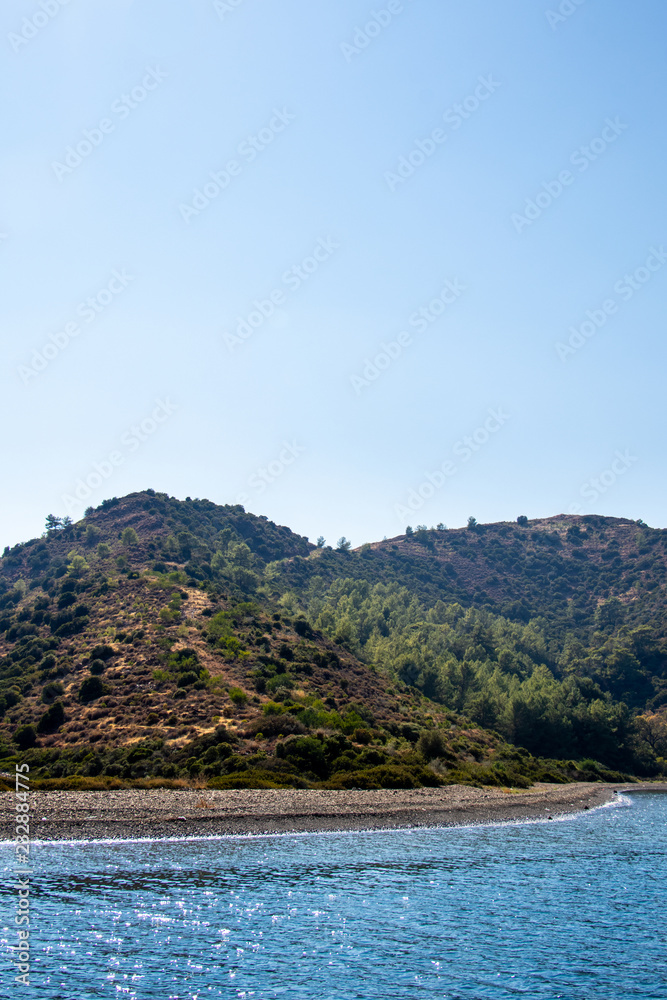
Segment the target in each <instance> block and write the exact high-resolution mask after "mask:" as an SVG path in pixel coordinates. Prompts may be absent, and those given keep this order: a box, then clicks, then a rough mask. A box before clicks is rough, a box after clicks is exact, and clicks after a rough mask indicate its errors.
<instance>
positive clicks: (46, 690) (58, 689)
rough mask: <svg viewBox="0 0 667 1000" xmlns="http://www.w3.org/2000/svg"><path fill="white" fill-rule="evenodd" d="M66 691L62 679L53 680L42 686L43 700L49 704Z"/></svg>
mask: <svg viewBox="0 0 667 1000" xmlns="http://www.w3.org/2000/svg"><path fill="white" fill-rule="evenodd" d="M64 692H65V689H64V688H63V686H62V684H61V683H60V681H51V682H50V683H49V684H45V685H44V687H43V688H42V701H43V702H45V703H46V704H47V705H48V704H50V703H51V702H52V701H55V699H56V698H57V697H58V696H59V695H61V694H64Z"/></svg>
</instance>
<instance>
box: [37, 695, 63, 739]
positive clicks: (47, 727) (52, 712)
mask: <svg viewBox="0 0 667 1000" xmlns="http://www.w3.org/2000/svg"><path fill="white" fill-rule="evenodd" d="M64 721H65V709H64V707H63V703H62V702H61V701H54V703H53V705H51V707H50V708H48V709H47V710H46V712H44V715H43V716H42V717H41V719H40V720H39V722H38V723H37V732H39V733H51V732H53V730H54V729H59V728H60V726H62V724H63V722H64Z"/></svg>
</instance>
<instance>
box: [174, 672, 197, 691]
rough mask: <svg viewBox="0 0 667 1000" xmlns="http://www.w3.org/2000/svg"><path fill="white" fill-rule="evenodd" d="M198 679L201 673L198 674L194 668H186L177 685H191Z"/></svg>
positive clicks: (180, 686)
mask: <svg viewBox="0 0 667 1000" xmlns="http://www.w3.org/2000/svg"><path fill="white" fill-rule="evenodd" d="M198 680H199V674H196V673H195V672H194V670H186V671H185V673H183V674H179V677H178V681H177V684H176V686H177V687H179V688H184V687H189V686H190V685H191V684H194V683H195V681H198Z"/></svg>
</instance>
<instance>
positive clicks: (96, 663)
mask: <svg viewBox="0 0 667 1000" xmlns="http://www.w3.org/2000/svg"><path fill="white" fill-rule="evenodd" d="M105 667H106V664H105V662H104V660H93V662H92V663H91V664H90V672H91V674H93V675H95V676H99V675H100V674H103V673H104V668H105Z"/></svg>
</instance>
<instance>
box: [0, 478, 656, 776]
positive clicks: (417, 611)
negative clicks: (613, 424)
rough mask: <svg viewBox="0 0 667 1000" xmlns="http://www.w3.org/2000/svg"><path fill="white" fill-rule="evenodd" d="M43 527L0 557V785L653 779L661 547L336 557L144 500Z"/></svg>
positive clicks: (231, 518)
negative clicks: (20, 777) (27, 779)
mask: <svg viewBox="0 0 667 1000" xmlns="http://www.w3.org/2000/svg"><path fill="white" fill-rule="evenodd" d="M523 520H525V519H522V521H523ZM47 524H48V528H47V531H46V532H45V534H44V535H43V536H42V537H41V538H39V539H33V540H31V541H29V542H27V543H25V544H23V545H17V546H14V547H13V548H12V549H5V552H4V555H3V557H2V560H0V711H1V712H2V719H1V720H0V738H2V739H3V740H4V747H3V746H0V757H2V758H3V759H4V762H5V763H4V764H3V763H2V761H0V768H3V767H4V768H5V769H6V768H7V767H9V766H11V762H12V760H14V759H15V758H16V749H15V748H20V749H21V752H22V759H25V760H28V761H29V762H31V766H32V769H33V776H36V777H37V778H40V777H41V778H43V779H46V778H50V779H60V780H61V781H63V780H67V781H69V782H70V783H71V782H72V781H75V782H76V780H88V781H91V780H94V779H98V780H100V781H101V780H102V778H104V779H105V780H106V781H107V783H108V781H109V780H115V781H117V782H118V781H122V780H125V781H137V780H141V779H146V778H150V777H151V776H153V777H156V778H159V779H160V780H162V781H167V780H179V779H180V780H186V779H187V780H190V779H195V778H197V779H204V780H207V781H209V782H211V783H217V785H218V787H230V786H231V787H234V785H238V784H244V785H255V786H262V785H267V786H269V787H270V786H271V785H285V784H292V785H297V786H298V785H308V784H313V783H318V782H319V783H322V782H323V783H325V784H328V785H333V786H334V787H341V786H348V787H383V786H386V787H413V786H416V785H419V784H428V783H442V782H445V781H455V780H467V781H474V782H478V783H479V782H487V783H492V784H511V783H514V784H521V783H524V784H525V783H528V782H529V781H530V780H534V779H535V778H536V777H540V776H541V777H542V779H543V780H544V779H545V778H546V779H547V780H570V779H574V778H578V779H581V777H582V775H584V776H586V775H588V776H589V777H590V776H591V775H594V776H595V775H599V774H604V775H605V777H607V779H608V778H609V771H610V769H611V770H612V771H616V772H621V771H625V772H632V773H636V774H641V775H650V774H658V773H661V771H662V770H663V768H664V755H665V752H666V751H667V746H666V745H665V737H664V730H665V728H667V727H665V722H664V714H663V713H664V706H665V705H667V649H666V647H665V642H664V619H665V587H664V579H665V574H664V568H665V558H666V547H665V538H666V536H667V532H661V531H655V530H653V529H650V528H648V527H647V526H645V525H643V524H641V523H640V524H637V523H635V522H631V521H626V520H623V519H615V518H600V517H574V518H573V517H565V516H561V517H555V518H549V519H543V520H540V521H531V522H527V523H520V524H507V523H503V524H492V525H472V526H471V527H470V528H468V529H460V530H453V531H448V530H446V529H440V530H434V529H431V530H427V529H426V528H424V527H419V528H417V529H416V530H414V531H410V530H409V531H408V532H407V533H406V535H404V536H400V537H399V538H395V539H390V540H388V541H384V542H379V543H374V544H370V545H364V546H362V547H361V548H360V549H358V550H356V551H350V550H349V549H348V547H347V546H346V545H344V544H343V545H341V547H340V550H339V551H335V550H333V549H332V548H330V547H327V546H325V545H323V544H320V545H319V546H315V545H313V544H311V543H310V542H309V541H308V540H307V539H305V538H303V537H301V536H299V535H297V534H295V533H293V532H291V531H290V530H289V529H288V528H286V527H282V526H278V525H276V524H274V523H273V522H271V521H269V520H267V519H266V518H265V517H256V516H254V515H252V514H248V513H246V512H245V511H244V510H243V508H242V507H240V506H218V505H216V504H214V503H212V502H210V501H208V500H198V499H197V500H190V499H189V498H188V499H187V500H185V501H179V500H176V499H174V498H171V497H168V496H166V495H165V494H159V493H155V492H154V491H152V490H147V491H145V492H143V493H137V494H131V495H130V496H128V497H124V498H122V499H117V498H113V499H112V500H108V501H105V502H104V503H103V504H102V505H101V506H100V507H99V508H97V509H96V510H92V509H89V510H88V511H87V512H86V515H85V517H84V518H83V519H82V520H81V521H80V522H78V523H77V524H70V523H68V522H67V520H65V522H64V523H63V522H62V521H60V520H59V519H57V518H52V517H50V518H49V519H48V521H47Z"/></svg>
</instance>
